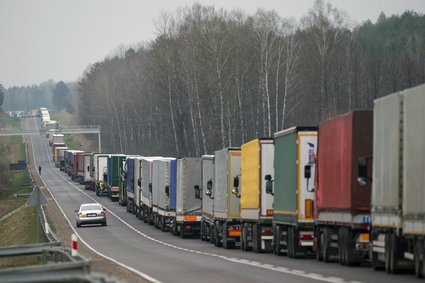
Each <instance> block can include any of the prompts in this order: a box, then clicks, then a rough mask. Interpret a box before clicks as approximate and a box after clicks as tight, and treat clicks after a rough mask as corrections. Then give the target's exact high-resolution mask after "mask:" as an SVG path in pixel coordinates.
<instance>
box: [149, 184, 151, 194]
mask: <svg viewBox="0 0 425 283" xmlns="http://www.w3.org/2000/svg"><path fill="white" fill-rule="evenodd" d="M149 192H150V193H152V183H149Z"/></svg>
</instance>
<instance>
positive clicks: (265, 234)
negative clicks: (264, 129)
mask: <svg viewBox="0 0 425 283" xmlns="http://www.w3.org/2000/svg"><path fill="white" fill-rule="evenodd" d="M273 160H274V144H273V139H270V138H262V139H254V140H252V141H250V142H247V143H245V144H243V145H242V146H241V178H240V179H241V184H240V181H239V176H236V177H235V180H234V189H233V193H234V194H235V196H237V197H239V198H240V217H241V232H242V234H241V248H242V250H246V251H247V250H251V249H252V250H253V251H254V252H256V253H258V252H268V251H272V240H273V196H272V195H271V194H268V193H267V192H266V181H267V180H266V176H268V178H271V176H272V175H274V173H273ZM239 187H240V191H239Z"/></svg>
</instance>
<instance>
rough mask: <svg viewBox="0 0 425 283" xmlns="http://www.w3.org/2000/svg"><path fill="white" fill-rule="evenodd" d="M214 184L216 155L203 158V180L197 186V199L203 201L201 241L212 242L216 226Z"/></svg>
mask: <svg viewBox="0 0 425 283" xmlns="http://www.w3.org/2000/svg"><path fill="white" fill-rule="evenodd" d="M213 182H214V155H203V156H202V179H201V183H200V184H199V185H195V187H194V189H195V194H196V198H199V199H201V200H202V220H201V240H202V241H211V235H212V227H213V225H214V213H213V205H214V199H213V198H212V190H213Z"/></svg>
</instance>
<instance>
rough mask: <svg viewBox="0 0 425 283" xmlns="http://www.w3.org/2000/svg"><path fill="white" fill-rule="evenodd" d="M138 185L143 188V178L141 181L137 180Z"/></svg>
mask: <svg viewBox="0 0 425 283" xmlns="http://www.w3.org/2000/svg"><path fill="white" fill-rule="evenodd" d="M137 185H138V186H139V187H141V186H142V178H139V179H138V180H137Z"/></svg>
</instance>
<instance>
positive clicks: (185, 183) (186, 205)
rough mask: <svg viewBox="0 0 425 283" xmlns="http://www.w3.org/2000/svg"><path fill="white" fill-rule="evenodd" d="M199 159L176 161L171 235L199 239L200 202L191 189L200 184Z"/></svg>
mask: <svg viewBox="0 0 425 283" xmlns="http://www.w3.org/2000/svg"><path fill="white" fill-rule="evenodd" d="M201 161H202V160H201V158H199V157H196V158H181V159H178V160H177V190H176V217H175V218H174V219H173V222H172V224H171V233H172V234H173V235H180V237H181V238H184V237H186V236H189V235H190V236H193V237H199V235H200V224H201V213H202V212H201V205H202V203H201V200H200V199H196V198H195V194H194V192H193V188H194V187H195V185H197V184H200V182H201V174H202V173H201Z"/></svg>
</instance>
